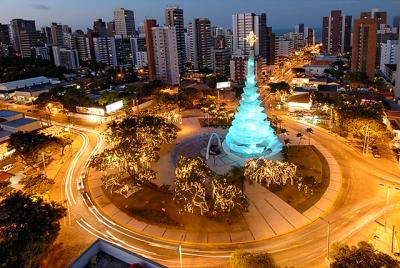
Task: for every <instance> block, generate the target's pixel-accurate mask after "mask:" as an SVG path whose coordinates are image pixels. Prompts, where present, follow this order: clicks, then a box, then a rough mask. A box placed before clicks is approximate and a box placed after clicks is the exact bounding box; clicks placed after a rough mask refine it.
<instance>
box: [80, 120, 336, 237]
mask: <svg viewBox="0 0 400 268" xmlns="http://www.w3.org/2000/svg"><path fill="white" fill-rule="evenodd" d="M183 121H184V124H183V127H182V131H181V132H179V134H178V138H177V140H176V142H175V144H174V146H176V145H179V144H180V143H181V142H183V141H185V140H186V139H188V138H190V137H193V136H199V135H202V134H207V133H208V129H207V128H200V126H199V123H198V120H197V118H185V119H184V120H183ZM217 131H218V132H219V133H220V134H222V133H224V132H226V130H222V129H218V130H217ZM211 132H213V130H212V131H211ZM289 133H292V135H295V134H294V133H295V132H294V131H291V130H290V129H289ZM293 139H295V138H294V137H293ZM311 140H312V144H313V145H314V146H315V147H316V148H317V149H318V150H319V151H320V152H321V153H322V154H323V155H324V157H325V158H326V160H327V162H328V164H329V168H330V183H329V186H328V189H327V190H326V192H325V193H324V195H323V196H322V198H321V199H320V200H319V201H318V202H317V203H316V204H315V205H314V206H312V207H311V208H309V209H308V210H307V211H305V212H304V213H300V212H298V211H297V210H296V209H294V208H292V207H291V206H290V205H288V204H287V203H285V202H284V201H283V200H281V199H280V198H279V197H277V196H276V195H275V194H273V193H271V192H270V191H268V190H267V189H265V188H264V187H262V186H261V185H259V184H249V183H246V184H245V194H246V195H247V196H248V198H249V203H250V207H249V211H248V212H245V213H243V217H244V219H245V221H246V223H247V225H248V229H247V230H244V231H240V232H230V231H229V230H227V231H226V232H218V233H217V232H214V233H213V232H201V230H199V232H189V231H186V230H185V229H182V228H172V227H165V226H158V225H154V224H147V223H145V222H142V221H139V220H137V219H135V218H133V217H130V216H129V215H127V214H126V213H124V212H123V211H122V210H120V209H118V208H117V207H116V206H115V205H114V204H112V203H111V202H110V200H108V199H107V197H106V196H105V195H104V192H103V190H102V187H101V181H100V175H99V173H97V176H93V174H92V176H91V177H90V178H88V181H87V182H88V186H89V187H88V188H89V191H90V193H91V197H92V200H93V201H94V203H95V204H96V206H97V207H98V208H99V209H100V210H101V211H102V212H103V213H104V214H106V216H108V217H109V218H111V219H113V220H114V221H116V222H117V223H119V224H122V225H123V226H125V227H127V228H129V229H131V230H133V231H136V232H139V233H141V234H144V235H147V236H150V237H153V238H159V239H160V238H161V239H166V240H170V241H171V240H172V241H179V240H180V239H181V237H182V235H183V237H184V239H183V241H185V242H187V243H244V242H251V241H256V240H262V239H268V238H272V237H274V236H278V235H282V234H286V233H289V232H292V231H295V230H297V229H300V228H302V227H304V226H305V225H307V224H309V223H311V222H313V221H315V220H317V219H318V217H319V216H321V215H322V214H325V213H327V212H328V210H329V209H330V208H331V207H332V205H333V204H334V202H335V200H336V197H337V196H338V193H339V191H340V187H341V182H342V180H341V170H340V167H339V166H338V164H337V162H336V160H335V159H334V158H333V156H332V155H331V154H330V153H329V152H328V151H327V150H326V149H325V148H324V147H323V146H321V145H320V144H319V143H318V142H316V141H315V140H313V139H311ZM174 146H168V147H167V148H165V149H164V150H162V152H161V158H160V160H159V162H158V163H157V166H156V171H157V180H156V183H157V184H158V185H162V184H169V185H173V181H174V177H175V175H174V170H175V168H174V163H172V157H171V153H172V149H173V147H174Z"/></svg>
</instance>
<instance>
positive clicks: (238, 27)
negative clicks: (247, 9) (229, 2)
mask: <svg viewBox="0 0 400 268" xmlns="http://www.w3.org/2000/svg"><path fill="white" fill-rule="evenodd" d="M232 29H233V44H232V50H233V53H238V52H237V51H239V50H240V51H241V52H240V53H243V54H248V53H249V51H250V46H249V44H248V43H247V41H246V37H247V35H248V34H249V33H250V32H254V33H255V34H256V36H257V37H258V39H257V41H256V43H255V45H254V55H255V56H260V57H263V58H265V59H266V58H267V44H266V42H267V15H266V14H265V13H262V14H261V15H256V14H254V13H241V14H233V15H232Z"/></svg>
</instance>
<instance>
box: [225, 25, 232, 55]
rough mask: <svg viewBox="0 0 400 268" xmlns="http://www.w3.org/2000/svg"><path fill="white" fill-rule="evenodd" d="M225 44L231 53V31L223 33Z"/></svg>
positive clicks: (227, 30)
mask: <svg viewBox="0 0 400 268" xmlns="http://www.w3.org/2000/svg"><path fill="white" fill-rule="evenodd" d="M225 43H226V47H227V48H229V49H230V50H231V53H232V52H233V32H232V30H231V29H226V31H225Z"/></svg>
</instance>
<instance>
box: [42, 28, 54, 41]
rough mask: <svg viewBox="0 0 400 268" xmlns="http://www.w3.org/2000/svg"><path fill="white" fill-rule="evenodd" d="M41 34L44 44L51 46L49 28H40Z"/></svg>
mask: <svg viewBox="0 0 400 268" xmlns="http://www.w3.org/2000/svg"><path fill="white" fill-rule="evenodd" d="M41 34H42V37H43V39H44V41H45V43H46V44H49V45H51V44H53V39H52V36H51V27H48V26H46V27H42V28H41Z"/></svg>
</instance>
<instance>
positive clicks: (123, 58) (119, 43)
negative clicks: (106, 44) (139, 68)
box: [114, 35, 134, 66]
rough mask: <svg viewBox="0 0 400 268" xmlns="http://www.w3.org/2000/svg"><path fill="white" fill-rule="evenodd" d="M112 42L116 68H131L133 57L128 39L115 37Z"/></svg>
mask: <svg viewBox="0 0 400 268" xmlns="http://www.w3.org/2000/svg"><path fill="white" fill-rule="evenodd" d="M114 42H115V52H116V54H117V64H118V66H133V65H134V57H133V51H132V46H131V40H130V38H124V37H123V36H120V35H116V36H115V38H114Z"/></svg>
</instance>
